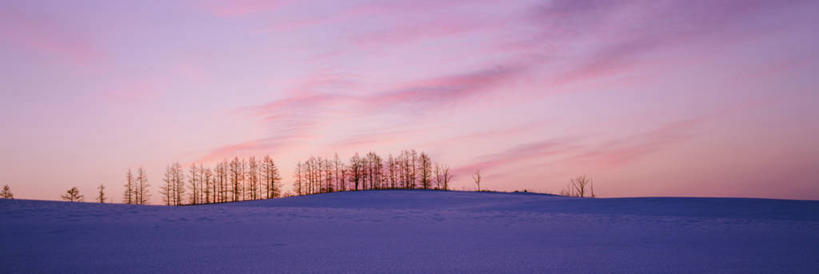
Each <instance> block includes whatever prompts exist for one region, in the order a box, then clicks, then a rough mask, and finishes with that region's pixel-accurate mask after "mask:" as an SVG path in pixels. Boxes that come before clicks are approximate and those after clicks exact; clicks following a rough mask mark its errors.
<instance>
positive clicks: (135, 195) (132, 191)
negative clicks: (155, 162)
mask: <svg viewBox="0 0 819 274" xmlns="http://www.w3.org/2000/svg"><path fill="white" fill-rule="evenodd" d="M124 187H125V193H123V195H122V202H123V203H126V204H133V205H144V204H146V203H148V201H149V200H150V199H151V192H150V191H149V190H148V189H149V188H150V187H151V184H149V183H148V174H146V173H145V169H143V168H142V167H140V168H138V169H137V170H136V175H134V173H133V172H132V171H131V169H130V168H129V169H128V172H127V173H125V186H124ZM104 189H105V186H102V185H100V187H99V191H100V193H99V196H98V197H97V201H98V202H100V203H104V202H105V193H104Z"/></svg>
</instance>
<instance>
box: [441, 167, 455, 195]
mask: <svg viewBox="0 0 819 274" xmlns="http://www.w3.org/2000/svg"><path fill="white" fill-rule="evenodd" d="M441 170H442V172H441V173H442V174H443V178H444V183H443V187H444V190H449V182H452V179H454V178H455V175H453V174H452V173H450V172H449V166H445V165H444V166H442V167H441Z"/></svg>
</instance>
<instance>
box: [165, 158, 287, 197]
mask: <svg viewBox="0 0 819 274" xmlns="http://www.w3.org/2000/svg"><path fill="white" fill-rule="evenodd" d="M162 183H163V184H162V187H161V188H160V191H159V192H160V194H162V200H163V202H164V203H165V204H166V205H185V204H192V205H197V204H210V203H224V202H235V201H245V200H259V199H271V198H277V197H280V196H281V195H282V190H281V176H280V175H279V169H278V167H277V166H276V163H275V162H274V161H273V158H271V157H270V156H265V157H264V158H263V159H261V160H257V158H256V157H250V158H247V159H245V158H241V159H240V158H238V157H234V158H233V160H230V161H228V160H223V161H221V162H219V163H217V164H216V166H215V167H214V168H210V167H205V166H203V165H202V164H200V165H198V166H197V165H195V164H194V165H192V166H191V167H190V168H189V169H188V170H187V173H186V172H185V171H184V170H183V169H182V166H181V165H180V164H179V163H173V164H171V165H168V167H166V168H165V174H164V176H163V178H162Z"/></svg>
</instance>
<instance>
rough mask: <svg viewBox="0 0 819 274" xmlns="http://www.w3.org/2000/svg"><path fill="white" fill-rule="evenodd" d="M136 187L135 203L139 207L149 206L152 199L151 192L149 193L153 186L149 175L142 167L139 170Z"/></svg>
mask: <svg viewBox="0 0 819 274" xmlns="http://www.w3.org/2000/svg"><path fill="white" fill-rule="evenodd" d="M134 187H135V191H134V194H135V195H134V197H135V199H134V203H135V204H139V205H144V204H147V203H148V200H150V199H151V192H150V191H149V188H150V187H151V185H150V184H149V183H148V174H146V173H145V169H143V168H142V167H139V168H138V169H137V173H136V181H135V185H134Z"/></svg>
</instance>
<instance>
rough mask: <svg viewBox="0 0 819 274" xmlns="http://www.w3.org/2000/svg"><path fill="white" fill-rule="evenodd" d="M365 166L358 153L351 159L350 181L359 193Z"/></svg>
mask: <svg viewBox="0 0 819 274" xmlns="http://www.w3.org/2000/svg"><path fill="white" fill-rule="evenodd" d="M362 171H363V166H362V161H361V157H359V156H358V153H356V154H355V155H353V157H352V158H350V180H351V181H352V182H353V183H354V184H355V190H356V191H358V187H359V184H360V183H361V179H362V177H364V176H362V173H363V172H362Z"/></svg>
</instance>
